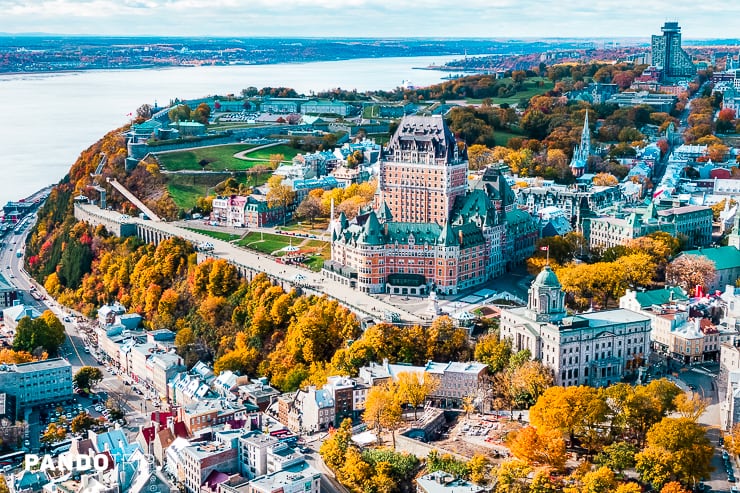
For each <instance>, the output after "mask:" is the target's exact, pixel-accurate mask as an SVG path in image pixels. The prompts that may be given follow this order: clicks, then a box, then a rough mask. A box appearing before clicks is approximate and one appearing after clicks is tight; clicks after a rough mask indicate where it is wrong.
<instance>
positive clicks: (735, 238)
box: [727, 206, 740, 250]
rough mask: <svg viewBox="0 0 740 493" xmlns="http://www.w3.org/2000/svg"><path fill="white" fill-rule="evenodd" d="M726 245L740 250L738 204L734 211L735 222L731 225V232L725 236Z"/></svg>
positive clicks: (739, 214)
mask: <svg viewBox="0 0 740 493" xmlns="http://www.w3.org/2000/svg"><path fill="white" fill-rule="evenodd" d="M727 245H729V246H734V247H735V248H737V249H738V250H740V206H738V208H737V212H735V222H734V224H733V225H732V232H731V233H730V235H729V236H728V237H727Z"/></svg>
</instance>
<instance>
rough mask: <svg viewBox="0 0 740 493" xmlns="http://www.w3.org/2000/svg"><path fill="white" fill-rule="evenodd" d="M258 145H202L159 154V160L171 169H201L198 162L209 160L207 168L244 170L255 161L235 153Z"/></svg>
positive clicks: (211, 169) (213, 169) (214, 169)
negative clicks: (235, 155) (246, 159)
mask: <svg viewBox="0 0 740 493" xmlns="http://www.w3.org/2000/svg"><path fill="white" fill-rule="evenodd" d="M254 147H256V146H254V145H250V144H226V145H221V146H212V147H200V148H197V149H188V150H185V151H176V152H166V153H162V154H157V158H158V159H159V162H160V163H162V166H163V167H164V168H165V169H167V170H169V171H180V170H185V169H187V170H193V169H194V170H201V169H203V168H201V166H200V165H199V164H198V163H199V162H200V161H201V160H203V159H205V160H206V161H208V166H206V168H205V169H206V170H210V171H221V170H224V169H228V170H242V169H247V168H251V167H252V166H254V164H255V163H254V161H245V160H243V159H236V158H235V157H234V154H236V153H237V152H241V151H244V150H247V149H252V148H254Z"/></svg>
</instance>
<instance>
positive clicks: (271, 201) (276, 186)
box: [267, 175, 295, 224]
mask: <svg viewBox="0 0 740 493" xmlns="http://www.w3.org/2000/svg"><path fill="white" fill-rule="evenodd" d="M282 181H283V177H282V176H279V175H273V176H271V177H270V179H269V180H267V187H268V190H267V204H268V205H269V206H270V207H271V208H281V209H282V211H283V224H285V220H286V218H287V214H288V207H289V206H290V205H291V204H292V203H293V200H294V199H295V191H294V190H293V188H292V187H290V186H288V185H285V184H283V183H282Z"/></svg>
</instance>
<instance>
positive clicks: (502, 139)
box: [493, 130, 524, 147]
mask: <svg viewBox="0 0 740 493" xmlns="http://www.w3.org/2000/svg"><path fill="white" fill-rule="evenodd" d="M512 137H524V135H522V134H515V133H513V132H507V131H505V130H494V131H493V138H494V140H495V141H496V145H497V146H504V147H505V146H506V143H507V142H509V139H511V138H512Z"/></svg>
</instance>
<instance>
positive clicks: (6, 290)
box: [0, 273, 19, 307]
mask: <svg viewBox="0 0 740 493" xmlns="http://www.w3.org/2000/svg"><path fill="white" fill-rule="evenodd" d="M17 299H19V296H18V288H17V287H15V286H14V285H13V283H11V282H8V280H7V279H5V276H4V275H3V274H2V273H0V307H9V306H13V305H14V304H15V301H16V300H17Z"/></svg>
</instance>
